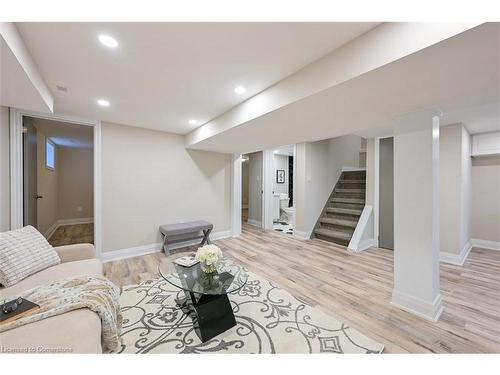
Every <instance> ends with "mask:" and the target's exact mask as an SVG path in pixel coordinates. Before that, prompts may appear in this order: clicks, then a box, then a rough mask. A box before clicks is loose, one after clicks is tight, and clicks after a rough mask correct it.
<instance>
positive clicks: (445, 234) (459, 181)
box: [439, 124, 471, 263]
mask: <svg viewBox="0 0 500 375" xmlns="http://www.w3.org/2000/svg"><path fill="white" fill-rule="evenodd" d="M440 131H441V134H440V143H439V147H440V211H441V213H440V227H441V236H440V238H441V245H440V251H441V253H442V254H441V257H442V259H443V260H445V261H448V262H454V263H462V259H463V258H464V257H465V256H466V253H467V251H468V247H469V240H470V238H471V237H470V207H471V157H470V135H469V133H468V132H467V130H466V129H465V128H464V126H463V125H462V124H454V125H449V126H444V127H442V128H441V129H440Z"/></svg>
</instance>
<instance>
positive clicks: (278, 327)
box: [120, 272, 384, 353]
mask: <svg viewBox="0 0 500 375" xmlns="http://www.w3.org/2000/svg"><path fill="white" fill-rule="evenodd" d="M248 274H249V279H248V282H247V284H246V285H245V286H244V287H243V288H242V289H240V290H239V291H238V292H236V293H232V294H229V299H230V301H231V304H232V306H233V312H234V315H235V317H236V323H237V325H236V326H235V327H233V328H232V329H230V330H228V331H226V332H224V333H223V334H221V335H219V336H217V337H215V338H213V339H211V340H209V341H207V342H205V343H202V342H201V341H200V339H199V338H198V336H197V335H196V333H195V331H194V329H193V325H192V321H191V318H190V317H189V315H187V314H185V313H184V312H183V311H182V310H181V309H180V308H179V307H178V306H177V305H176V302H175V299H176V298H179V297H183V296H184V294H183V293H184V292H182V291H180V290H179V289H177V288H175V287H174V286H172V285H171V284H169V283H168V282H166V281H165V280H163V279H162V278H160V279H156V280H149V281H146V282H143V283H141V284H139V285H132V286H128V287H125V288H123V292H122V295H121V297H120V303H121V306H122V312H123V329H122V339H123V345H122V348H121V350H120V352H121V353H381V352H382V350H383V349H384V346H383V345H381V344H380V343H377V342H375V341H374V340H372V339H370V338H368V337H366V336H364V335H363V334H361V333H359V332H357V331H356V330H354V329H353V328H350V327H348V326H346V325H345V324H343V323H342V322H339V321H338V320H336V319H334V318H332V317H331V316H328V315H326V314H325V313H323V312H322V311H320V310H318V309H316V308H313V307H311V306H308V305H306V304H304V303H302V302H301V301H299V300H298V299H296V298H295V297H293V296H292V295H291V294H290V293H288V292H287V291H285V290H283V289H280V288H278V287H276V286H275V285H273V284H272V283H271V282H269V281H268V280H265V279H263V278H262V277H259V276H257V275H255V274H253V273H251V272H248Z"/></svg>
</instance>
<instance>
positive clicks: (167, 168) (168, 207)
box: [101, 123, 231, 252]
mask: <svg viewBox="0 0 500 375" xmlns="http://www.w3.org/2000/svg"><path fill="white" fill-rule="evenodd" d="M101 131H102V236H103V237H102V247H103V252H109V251H111V250H118V249H125V248H131V247H138V246H148V247H149V246H157V244H158V243H159V242H160V240H161V238H160V234H159V232H158V226H159V225H161V224H168V223H175V222H180V221H187V220H198V219H202V220H207V221H210V222H212V223H213V224H214V232H223V231H229V229H230V196H231V192H230V176H231V156H230V155H228V154H218V153H210V152H203V151H194V150H186V149H185V147H184V139H183V137H182V136H180V135H174V134H168V133H164V132H158V131H153V130H146V129H140V128H134V127H129V126H122V125H116V124H109V123H103V124H102V130H101Z"/></svg>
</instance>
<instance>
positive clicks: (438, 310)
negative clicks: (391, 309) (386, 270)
mask: <svg viewBox="0 0 500 375" xmlns="http://www.w3.org/2000/svg"><path fill="white" fill-rule="evenodd" d="M391 304H392V305H394V306H396V307H398V308H400V309H402V310H405V311H407V312H409V313H412V314H414V315H417V316H419V317H421V318H424V319H427V320H431V321H433V322H437V321H438V320H439V317H440V316H441V314H442V313H443V301H442V297H441V294H438V295H437V296H436V298H435V299H434V301H432V302H427V301H424V300H423V299H420V298H417V297H414V296H411V295H409V294H406V293H403V292H400V291H397V290H395V289H394V290H393V291H392V300H391Z"/></svg>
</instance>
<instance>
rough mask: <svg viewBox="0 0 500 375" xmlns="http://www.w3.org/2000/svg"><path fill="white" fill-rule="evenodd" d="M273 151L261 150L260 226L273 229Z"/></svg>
mask: <svg viewBox="0 0 500 375" xmlns="http://www.w3.org/2000/svg"><path fill="white" fill-rule="evenodd" d="M273 167H274V153H273V151H272V150H264V151H262V192H263V194H262V224H263V225H262V228H264V229H268V230H272V229H273V182H274V168H273Z"/></svg>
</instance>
